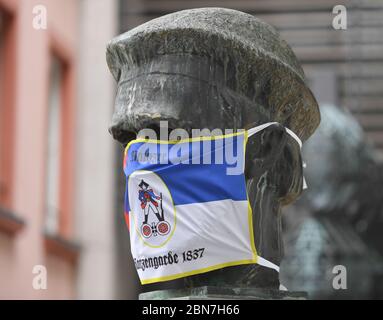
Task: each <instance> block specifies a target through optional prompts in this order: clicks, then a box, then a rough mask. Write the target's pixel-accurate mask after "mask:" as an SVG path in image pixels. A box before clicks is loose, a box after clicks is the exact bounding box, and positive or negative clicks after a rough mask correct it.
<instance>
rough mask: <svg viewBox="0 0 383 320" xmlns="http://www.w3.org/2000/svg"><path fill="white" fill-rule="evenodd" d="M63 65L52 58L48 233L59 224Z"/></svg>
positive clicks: (49, 107)
mask: <svg viewBox="0 0 383 320" xmlns="http://www.w3.org/2000/svg"><path fill="white" fill-rule="evenodd" d="M62 72H63V66H62V64H61V62H60V61H59V59H57V58H55V57H54V58H52V63H51V68H50V82H49V86H50V87H49V97H48V123H47V154H46V164H47V166H46V170H47V171H46V197H45V201H46V203H45V204H46V220H45V228H46V231H47V232H48V233H50V234H58V233H59V228H60V226H59V224H60V214H61V213H60V172H61V170H60V169H61V164H60V162H61V160H60V159H61V138H62V137H61V132H62V108H63V106H62V101H63V97H62V88H63V74H62Z"/></svg>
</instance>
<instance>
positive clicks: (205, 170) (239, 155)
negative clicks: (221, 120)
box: [124, 122, 305, 284]
mask: <svg viewBox="0 0 383 320" xmlns="http://www.w3.org/2000/svg"><path fill="white" fill-rule="evenodd" d="M275 123H276V122H270V123H265V124H263V125H261V126H258V127H254V128H252V129H250V130H246V131H242V132H239V133H233V134H228V135H221V136H211V137H199V138H191V139H184V140H178V141H162V140H150V139H136V140H133V141H131V142H130V143H129V144H128V146H127V147H126V150H125V157H124V172H125V175H126V192H125V219H126V222H127V225H128V227H129V230H130V244H131V251H132V255H133V259H134V262H135V267H136V269H137V272H138V275H139V277H140V280H141V283H142V284H147V283H154V282H159V281H167V280H173V279H177V278H181V277H186V276H190V275H194V274H199V273H204V272H208V271H212V270H216V269H220V268H224V267H227V266H234V265H241V264H250V263H258V264H261V265H263V266H266V267H269V268H273V269H275V270H277V271H279V267H278V266H276V265H275V264H273V263H271V262H269V261H267V260H265V259H263V258H262V257H259V256H258V255H257V251H256V248H255V244H254V233H253V222H252V219H253V215H252V210H251V206H250V202H249V199H248V196H247V191H246V181H245V175H244V167H245V163H244V162H245V152H246V143H247V139H248V137H250V136H251V135H254V134H256V133H257V132H259V131H261V130H263V129H265V128H267V127H268V126H270V125H272V124H275ZM286 131H287V133H289V134H290V135H291V136H292V137H293V138H294V139H295V140H296V141H297V143H298V144H299V146H300V147H301V146H302V143H301V141H300V139H299V138H298V137H297V136H296V135H295V134H294V133H293V132H292V131H291V130H289V129H287V128H286ZM304 185H305V183H304Z"/></svg>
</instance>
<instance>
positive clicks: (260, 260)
mask: <svg viewBox="0 0 383 320" xmlns="http://www.w3.org/2000/svg"><path fill="white" fill-rule="evenodd" d="M273 124H279V122H267V123H264V124H261V125H260V126H256V127H254V128H251V129H249V130H247V136H248V137H251V136H252V135H254V134H256V133H258V132H259V131H262V130H264V129H266V128H267V127H269V126H271V125H273ZM285 129H286V132H287V133H288V134H289V135H290V136H291V137H292V138H293V139H294V140H295V141H296V142H297V143H298V145H299V148H300V149H301V148H302V141H301V139H299V137H298V136H297V135H296V134H295V133H294V131H292V130H290V129H289V128H286V127H285ZM303 167H304V168H305V167H306V164H305V163H304V162H303ZM303 189H307V184H306V179H305V177H304V176H303ZM258 264H259V265H261V266H264V267H267V268H271V269H274V270H275V271H277V272H279V267H278V266H277V265H276V264H274V263H272V262H271V261H269V260H267V259H265V258H262V257H260V256H258Z"/></svg>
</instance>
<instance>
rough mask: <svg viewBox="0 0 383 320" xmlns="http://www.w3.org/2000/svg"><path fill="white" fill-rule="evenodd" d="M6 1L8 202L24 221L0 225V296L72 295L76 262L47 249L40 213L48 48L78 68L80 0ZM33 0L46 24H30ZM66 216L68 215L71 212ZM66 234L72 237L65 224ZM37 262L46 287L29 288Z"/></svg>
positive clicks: (68, 197) (71, 84)
mask: <svg viewBox="0 0 383 320" xmlns="http://www.w3.org/2000/svg"><path fill="white" fill-rule="evenodd" d="M7 4H8V6H7V8H8V9H11V14H12V15H13V16H14V18H15V19H17V20H16V23H17V39H16V48H17V55H16V59H15V60H16V74H15V75H16V79H15V105H14V108H15V113H14V139H13V140H14V153H13V159H14V160H13V164H14V166H13V167H14V171H13V175H12V177H13V184H12V199H11V204H10V208H11V210H12V211H13V212H14V213H16V214H17V215H19V216H20V217H21V218H22V219H24V220H25V222H26V224H25V226H24V228H23V229H22V230H21V231H20V232H18V233H16V234H14V235H12V236H10V235H6V234H3V233H1V231H0V298H32V299H34V298H53V299H55V298H64V299H65V298H75V296H76V293H75V277H76V272H75V267H74V266H73V265H71V264H70V263H69V262H68V261H67V260H66V259H63V258H62V257H56V256H53V255H51V254H48V253H47V252H46V251H45V249H44V236H43V227H44V220H43V219H44V191H45V189H44V188H45V156H44V155H45V152H46V128H47V123H46V119H47V100H48V92H47V91H48V80H49V79H48V75H49V65H50V64H49V63H50V52H51V50H52V48H54V50H57V51H58V52H59V54H60V55H62V56H64V57H65V58H66V59H68V61H70V62H71V63H73V65H72V68H73V69H72V70H76V68H75V65H74V58H75V54H76V48H77V39H78V34H77V33H78V32H77V30H78V23H77V21H78V8H77V7H78V1H76V0H66V1H62V0H38V1H35V0H18V1H17V0H12V1H10V0H0V6H2V7H3V8H4V7H5V5H7ZM37 4H42V5H45V6H46V8H47V13H48V28H47V30H35V29H34V28H33V27H32V19H33V14H32V8H33V6H34V5H37ZM68 87H69V88H70V89H69V91H68V92H70V94H68V95H69V96H70V97H69V99H70V101H69V102H68V101H67V103H68V105H70V106H72V107H73V96H74V91H73V90H74V87H75V84H74V75H73V73H72V76H71V78H70V80H69V83H68ZM67 98H68V97H67ZM72 115H73V112H72V113H71V116H72ZM68 128H70V126H69V127H68ZM71 132H72V134H73V131H71ZM66 147H67V149H70V150H74V149H73V148H74V146H73V143H72V141H71V135H68V141H66ZM70 150H69V151H70ZM71 154H72V151H70V152H69V153H68V159H69V160H68V161H69V162H70V161H71V160H70V159H71ZM72 169H73V163H69V165H68V169H67V170H69V171H68V172H67V173H68V176H69V177H70V176H71V175H72ZM65 183H66V184H71V183H72V179H70V178H68V179H67V180H66V182H65ZM66 187H67V188H66V190H71V189H73V188H71V186H69V185H67V186H66ZM65 199H66V200H67V201H66V204H65V205H66V206H67V207H66V210H67V211H71V212H70V214H72V210H71V209H70V208H71V202H72V197H71V195H68V194H65ZM67 220H68V221H72V220H73V218H68V219H67ZM68 221H66V224H68V223H69V222H68ZM65 236H66V237H69V238H70V237H71V231H70V228H68V226H67V225H66V226H65ZM37 264H41V265H45V266H46V267H47V270H48V289H47V290H34V289H33V288H32V280H33V277H34V275H33V274H32V269H33V267H34V265H37Z"/></svg>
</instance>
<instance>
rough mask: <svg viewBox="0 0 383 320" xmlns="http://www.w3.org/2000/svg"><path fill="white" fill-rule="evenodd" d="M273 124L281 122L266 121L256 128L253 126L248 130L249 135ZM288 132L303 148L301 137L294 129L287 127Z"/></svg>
mask: <svg viewBox="0 0 383 320" xmlns="http://www.w3.org/2000/svg"><path fill="white" fill-rule="evenodd" d="M273 124H279V122H266V123H264V124H261V125H260V126H256V127H254V128H251V129H249V130H247V136H248V137H251V136H252V135H254V134H256V133H258V132H259V131H262V130H264V129H266V128H267V127H270V126H271V125H273ZM285 129H286V132H287V133H288V134H289V135H290V136H291V137H292V138H293V139H294V140H295V141H296V142H297V143H298V144H299V148H302V141H301V139H299V137H298V136H297V135H296V134H295V133H294V131H292V130H290V129H289V128H286V127H285Z"/></svg>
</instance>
